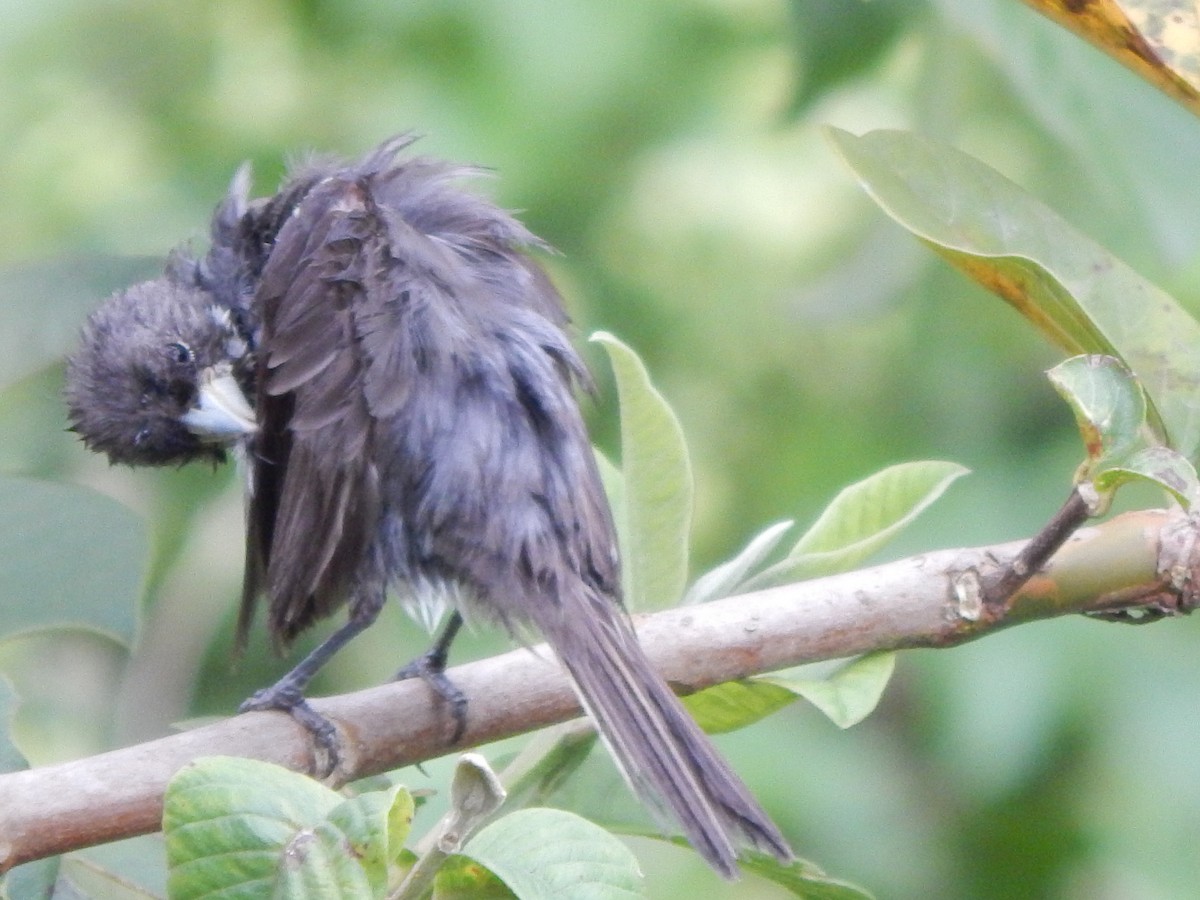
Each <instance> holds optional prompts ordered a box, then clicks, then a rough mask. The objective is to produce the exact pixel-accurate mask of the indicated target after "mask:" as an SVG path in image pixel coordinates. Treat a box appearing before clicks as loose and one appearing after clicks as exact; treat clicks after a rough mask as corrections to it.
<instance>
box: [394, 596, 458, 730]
mask: <svg viewBox="0 0 1200 900" xmlns="http://www.w3.org/2000/svg"><path fill="white" fill-rule="evenodd" d="M462 624H463V618H462V616H461V615H460V614H459V613H458V611H457V610H455V611H454V612H453V613H451V614H450V618H449V619H448V620H447V621H446V627H445V628H443V629H442V632H441V634H439V635H438V636H437V638H436V639H435V640H434V642H433V646H432V647H430V648H429V649H428V650H426V651H425V652H424V653H422V654H421V655H420V656H418V657H417V658H416V659H414V660H413V661H412V662H410V663H409V664H408V665H406V666H404V667H403V668H402V669H400V671H399V672H397V673H396V675H395V677H394V678H393V679H392V680H393V681H403V680H404V679H406V678H420V679H421V680H422V681H424V682H425V683H426V684H427V685H429V686H430V687H431V688H432V689H433V691H434V692H435V693H436V694H437V695H438V696H439V697H441V698H442V699H443V700H445V701H446V703H448V704H450V715H451V716H453V717H454V734H453V736H451V738H450V743H452V744H457V743H458V742H459V740H460V739H461V738H462V736H463V732H464V731H466V728H467V695H466V694H464V693H463V692H462V691H461V690H459V688H458V686H457V685H456V684H455V683H454V682H453V681H451V680H450V679H449V678H447V677H446V658H447V657H448V656H449V654H450V645H451V644H453V643H454V638H455V637H457V636H458V632H459V630H460V629H461V628H462Z"/></svg>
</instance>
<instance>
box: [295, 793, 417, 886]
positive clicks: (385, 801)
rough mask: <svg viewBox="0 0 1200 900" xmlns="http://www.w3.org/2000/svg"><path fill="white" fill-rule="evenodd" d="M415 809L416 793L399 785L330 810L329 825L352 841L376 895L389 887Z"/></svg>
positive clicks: (356, 856)
mask: <svg viewBox="0 0 1200 900" xmlns="http://www.w3.org/2000/svg"><path fill="white" fill-rule="evenodd" d="M415 811H416V809H415V806H414V804H413V798H412V795H411V794H410V793H409V792H408V791H407V790H406V789H405V788H404V787H403V786H402V785H398V784H397V785H393V786H392V787H390V788H388V789H387V790H383V791H370V792H368V793H365V794H362V795H361V796H358V797H354V798H352V799H349V800H343V801H342V802H341V803H340V804H338V805H337V806H335V807H334V808H333V809H332V810H330V811H329V817H328V827H332V828H334V829H336V833H335V836H337V835H340V836H341V837H343V838H344V840H345V842H346V843H348V844H349V846H350V848H351V853H352V854H353V856H354V858H355V859H357V860H358V863H359V865H360V866H361V867H362V869H363V871H364V872H365V873H366V876H367V880H368V881H369V882H370V885H371V889H372V890H373V891H374V892H375V893H376V894H382V893H383V891H384V889H385V888H386V887H387V880H388V866H390V865H391V864H392V863H393V862H395V860H396V859H397V858H398V857H399V855H400V852H401V851H402V850H403V849H404V842H405V841H406V840H408V835H409V831H410V830H411V829H412V820H413V815H414V813H415ZM326 827H327V826H325V825H322V826H319V828H318V830H319V829H320V828H326Z"/></svg>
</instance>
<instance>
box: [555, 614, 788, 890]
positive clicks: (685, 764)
mask: <svg viewBox="0 0 1200 900" xmlns="http://www.w3.org/2000/svg"><path fill="white" fill-rule="evenodd" d="M585 593H587V594H590V596H586V597H584V598H579V599H581V600H582V602H583V603H584V604H585V605H586V606H587V607H588V608H587V609H578V608H577V609H570V606H571V603H570V602H569V601H567V602H565V603H563V604H561V605H559V604H545V605H544V606H541V605H540V608H539V612H541V613H542V615H541V616H539V617H538V618H540V619H543V621H540V622H538V625H540V626H541V628H542V632H543V634H544V635H545V636H546V638H547V640H548V641H549V642H550V645H551V646H552V647H553V648H554V651H555V653H556V654H557V655H558V657H559V659H560V660H561V662H562V664H563V665H564V667H565V668H566V669H567V671H568V673H569V674H570V676H571V679H572V681H573V682H574V684H575V688H576V691H577V692H578V694H579V697H580V700H581V702H582V704H583V706H584V709H585V710H586V711H587V713H588V714H589V715H590V716H591V718H592V719H593V721H594V722H595V723H596V726H597V729H598V730H599V732H600V735H601V737H602V738H603V739H604V742H605V743H606V744H607V745H608V747H609V750H610V751H611V752H612V755H613V756H614V757H615V759H616V762H617V765H618V767H619V768H620V769H621V771H622V773H623V774H624V776H625V778H626V780H627V781H628V782H629V784H630V786H631V787H632V788H633V790H634V791H635V793H636V794H637V796H638V797H639V798H641V799H649V800H651V801H652V802H653V805H655V806H657V807H659V808H661V809H662V810H663V811H664V812H665V813H667V814H668V815H669V816H670V817H671V818H672V819H674V820H675V821H676V822H678V823H679V825H680V826H681V827H682V829H683V833H684V835H685V836H686V837H687V839H688V840H689V841H690V842H691V844H692V846H693V847H695V848H696V850H697V851H698V852H699V853H700V855H701V856H703V857H704V859H705V860H707V861H708V863H709V865H711V866H712V867H713V868H714V869H716V870H717V871H718V872H719V873H720V874H721V875H722V876H724V877H725V878H730V879H732V878H736V877H737V876H738V868H737V853H738V848H739V847H742V846H749V847H752V848H754V849H757V850H761V851H763V852H766V853H769V854H772V855H773V856H775V857H776V858H778V859H779V860H780V861H781V862H788V861H790V860H791V859H792V851H791V849H790V848H789V847H788V845H787V842H786V840H785V839H784V837H783V835H782V834H781V833H780V831H779V829H778V827H776V825H775V823H774V822H772V821H771V819H770V817H768V816H767V814H766V812H764V811H763V809H762V807H761V806H759V805H758V802H757V801H756V800H755V799H754V798H753V797H752V796H751V794H750V791H749V790H748V789H747V788H746V786H745V784H743V783H742V780H741V779H740V778H739V777H738V776H737V775H736V774H735V773H734V772H733V770H732V769H731V768H730V767H729V764H728V763H727V762H725V760H724V759H722V758H721V756H720V754H719V753H718V752H717V749H716V747H714V746H713V744H712V742H711V741H710V740H709V739H708V737H707V736H706V735H705V734H704V732H703V731H701V730H700V727H699V726H698V725H697V724H696V722H695V720H694V719H692V717H691V716H690V715H689V714H688V712H687V710H686V709H685V708H684V706H683V704H682V703H680V701H679V698H678V697H676V696H675V694H674V693H672V691H671V689H670V688H669V687H668V686H667V684H666V682H664V681H663V679H662V676H661V675H659V674H658V672H657V671H656V670H655V669H654V667H653V666H652V665H651V664H650V661H649V660H648V659H647V658H646V654H645V652H644V651H643V650H642V648H641V645H640V644H638V641H637V637H636V636H635V635H634V633H633V629H632V628H631V627H630V625H629V623H628V622H627V620H626V619H625V618H624V616H623V614H622V611H621V610H620V608H619V607H618V606H617V604H615V603H614V602H613V601H612V600H611V599H610V598H608V597H604V596H601V595H599V594H598V593H591V592H590V591H586V592H585ZM564 599H566V598H564ZM545 620H549V621H545Z"/></svg>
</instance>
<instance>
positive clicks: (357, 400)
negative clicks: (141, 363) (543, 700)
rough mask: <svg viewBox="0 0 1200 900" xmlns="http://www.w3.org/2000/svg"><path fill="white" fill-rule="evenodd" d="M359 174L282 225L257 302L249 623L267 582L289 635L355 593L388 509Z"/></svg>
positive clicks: (273, 618) (275, 613)
mask: <svg viewBox="0 0 1200 900" xmlns="http://www.w3.org/2000/svg"><path fill="white" fill-rule="evenodd" d="M365 199H366V198H365V196H364V193H363V191H362V190H361V188H360V187H359V186H358V185H357V184H356V183H355V182H354V181H353V180H352V179H345V178H338V177H331V178H328V179H326V180H324V181H322V182H319V183H318V184H316V185H315V186H314V187H313V188H312V190H311V191H310V192H309V193H308V194H307V196H305V197H304V199H303V200H302V201H301V202H300V204H299V205H298V206H297V208H296V210H295V212H294V213H293V215H292V216H291V217H290V218H289V219H288V220H287V221H286V222H285V223H284V225H283V226H282V227H281V228H280V230H279V234H278V236H277V237H276V240H275V242H274V246H273V248H272V250H271V253H270V256H269V258H268V260H267V263H266V266H265V267H264V269H263V273H262V279H261V282H260V285H259V288H258V292H257V298H256V304H257V307H258V311H259V315H260V316H261V322H262V337H261V342H260V347H259V362H258V366H259V378H258V387H257V411H258V417H259V433H258V437H257V441H256V443H255V446H254V448H253V451H252V454H253V458H252V460H251V465H252V473H253V474H252V485H251V497H250V507H249V511H248V518H249V522H248V540H247V565H246V580H245V585H244V591H243V600H242V616H241V623H240V627H241V631H242V632H243V633H244V630H245V628H246V627H248V625H249V622H250V619H251V616H252V612H253V608H254V604H255V602H256V599H257V597H258V595H259V594H260V593H265V594H266V595H267V596H268V597H269V598H270V611H269V626H270V630H271V633H272V635H273V636H274V637H275V638H276V639H277V640H279V641H282V642H284V643H286V642H287V641H289V640H290V639H291V638H292V637H294V636H295V635H296V634H297V633H298V632H299V631H301V630H302V629H304V628H305V627H306V626H307V625H309V624H310V623H311V622H312V621H313V620H314V619H316V618H319V617H321V616H323V615H327V614H328V613H330V612H331V611H332V610H333V609H335V608H336V607H337V606H338V605H339V604H340V603H342V602H343V601H344V600H345V599H346V595H347V592H348V591H349V590H350V589H351V587H352V581H353V580H354V579H355V578H356V577H358V576H360V575H361V568H362V562H363V559H364V554H365V553H366V552H367V549H368V547H369V544H370V540H371V538H372V536H373V531H374V524H375V520H376V518H377V515H378V509H379V481H378V473H377V471H376V469H375V466H374V461H373V457H372V454H371V452H370V445H371V442H372V440H373V429H374V427H375V422H374V418H373V417H372V415H371V412H370V409H369V407H368V404H367V398H366V395H365V392H364V389H363V375H364V366H365V361H364V356H363V353H362V349H361V347H360V345H359V341H358V339H357V334H356V325H355V310H356V309H357V308H358V307H360V306H362V305H364V304H365V302H366V297H367V294H368V293H369V291H370V284H369V281H370V275H369V272H370V270H371V267H372V266H373V265H375V264H377V261H378V260H377V255H378V253H379V252H380V247H379V240H378V232H377V228H376V227H375V223H374V222H373V214H372V211H371V210H370V209H369V208H368V204H367V203H366V202H365Z"/></svg>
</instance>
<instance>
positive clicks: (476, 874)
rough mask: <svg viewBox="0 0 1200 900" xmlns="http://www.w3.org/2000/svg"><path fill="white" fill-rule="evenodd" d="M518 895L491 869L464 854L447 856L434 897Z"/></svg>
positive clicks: (468, 899) (482, 899) (471, 899)
mask: <svg viewBox="0 0 1200 900" xmlns="http://www.w3.org/2000/svg"><path fill="white" fill-rule="evenodd" d="M515 896H516V895H515V894H514V893H513V892H512V891H511V890H509V888H508V885H506V884H505V883H504V882H503V881H501V880H500V879H499V878H497V877H496V876H495V875H494V874H492V872H490V871H489V870H488V869H485V868H484V867H483V866H481V865H479V863H477V862H475V861H474V860H472V859H468V858H467V857H465V856H452V857H450V858H449V859H448V860H446V864H445V865H443V866H442V868H441V869H440V870H439V871H438V873H437V879H436V880H435V881H434V885H433V900H512V898H513V897H515Z"/></svg>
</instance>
